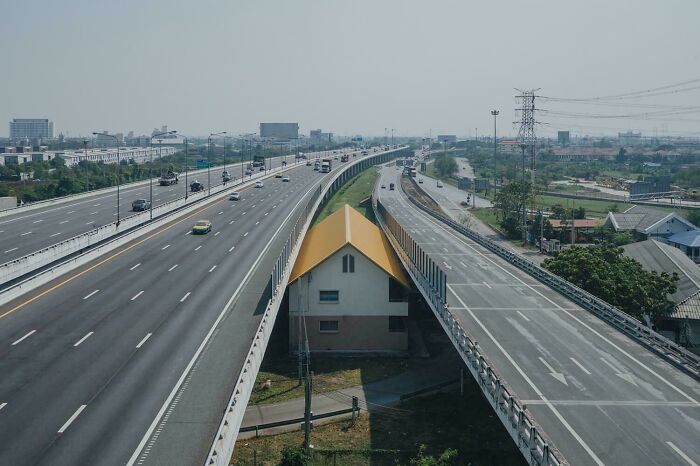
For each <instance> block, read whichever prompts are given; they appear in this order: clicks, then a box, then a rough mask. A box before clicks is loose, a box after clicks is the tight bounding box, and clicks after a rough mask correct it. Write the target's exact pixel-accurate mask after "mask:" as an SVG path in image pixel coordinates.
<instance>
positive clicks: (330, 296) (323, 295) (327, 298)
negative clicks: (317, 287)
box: [318, 290, 339, 303]
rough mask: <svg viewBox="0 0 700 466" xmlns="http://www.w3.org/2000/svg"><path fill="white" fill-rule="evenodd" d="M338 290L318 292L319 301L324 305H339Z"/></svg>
mask: <svg viewBox="0 0 700 466" xmlns="http://www.w3.org/2000/svg"><path fill="white" fill-rule="evenodd" d="M338 295H339V292H338V290H321V291H319V292H318V300H319V301H321V302H322V303H337V302H338Z"/></svg>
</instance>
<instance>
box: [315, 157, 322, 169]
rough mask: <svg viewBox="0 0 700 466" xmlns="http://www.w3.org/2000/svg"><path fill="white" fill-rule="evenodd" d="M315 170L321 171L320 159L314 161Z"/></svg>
mask: <svg viewBox="0 0 700 466" xmlns="http://www.w3.org/2000/svg"><path fill="white" fill-rule="evenodd" d="M314 171H316V172H320V171H321V162H320V161H319V160H318V159H317V160H315V161H314Z"/></svg>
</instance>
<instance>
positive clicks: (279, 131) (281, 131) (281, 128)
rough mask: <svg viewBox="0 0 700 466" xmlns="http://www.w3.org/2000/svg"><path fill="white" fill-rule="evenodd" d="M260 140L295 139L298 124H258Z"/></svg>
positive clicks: (297, 132)
mask: <svg viewBox="0 0 700 466" xmlns="http://www.w3.org/2000/svg"><path fill="white" fill-rule="evenodd" d="M260 137H261V138H276V139H297V138H298V137H299V123H260Z"/></svg>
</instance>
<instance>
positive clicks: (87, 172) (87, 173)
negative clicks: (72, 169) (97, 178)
mask: <svg viewBox="0 0 700 466" xmlns="http://www.w3.org/2000/svg"><path fill="white" fill-rule="evenodd" d="M87 144H88V140H87V139H83V154H84V155H85V192H88V191H90V170H89V168H88V161H87Z"/></svg>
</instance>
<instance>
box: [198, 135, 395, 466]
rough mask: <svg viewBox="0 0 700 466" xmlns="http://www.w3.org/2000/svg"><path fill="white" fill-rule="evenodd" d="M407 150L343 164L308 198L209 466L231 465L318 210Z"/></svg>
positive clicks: (277, 270)
mask: <svg viewBox="0 0 700 466" xmlns="http://www.w3.org/2000/svg"><path fill="white" fill-rule="evenodd" d="M405 150H406V149H405V148H402V149H394V150H390V151H387V152H379V153H377V154H373V155H369V156H365V157H364V158H361V159H359V160H355V161H351V162H348V163H347V164H346V165H344V169H343V170H342V171H341V172H339V173H336V174H335V175H334V176H333V178H332V179H331V181H330V182H329V183H328V184H327V185H326V186H325V187H319V190H318V191H315V192H314V194H312V198H310V199H309V201H308V202H307V204H306V207H305V208H304V210H303V211H302V212H301V213H300V214H299V216H298V217H297V220H296V222H295V224H294V227H293V228H292V231H291V232H290V234H289V237H288V238H287V241H286V243H285V244H284V246H283V247H282V252H281V254H280V255H279V257H278V258H277V260H276V261H275V264H274V266H273V268H272V273H271V276H270V278H271V286H272V290H271V292H272V293H271V296H272V297H271V299H270V301H269V302H268V304H267V307H266V308H265V312H264V314H263V317H262V319H261V321H260V325H259V326H258V330H257V331H256V333H255V337H254V338H253V341H252V344H251V347H250V350H249V351H248V355H247V356H246V360H245V363H244V364H243V368H242V369H241V373H240V374H239V376H238V381H237V382H236V385H235V386H234V387H233V391H232V393H231V398H230V399H229V402H228V405H227V409H226V411H225V412H224V415H223V418H222V421H221V423H220V425H219V428H218V430H217V432H216V436H215V438H214V441H213V444H212V447H211V449H210V450H209V454H208V455H207V459H206V463H205V464H206V465H208V466H209V465H219V466H228V464H229V460H230V458H231V455H232V454H233V448H234V446H235V443H236V437H237V435H238V431H239V429H240V425H241V422H242V421H243V415H244V414H245V408H246V405H247V404H248V399H249V397H250V392H251V391H252V389H253V384H254V383H255V377H256V376H257V374H258V371H259V370H260V365H261V364H262V360H263V357H264V355H265V348H266V347H267V343H268V341H269V339H270V335H271V333H272V328H273V327H274V324H275V319H276V317H277V312H278V310H279V306H280V304H281V302H282V298H283V296H284V289H285V288H286V286H287V281H288V280H289V275H290V273H291V269H292V265H293V264H294V261H295V260H296V256H297V254H298V253H299V248H300V247H301V241H300V240H301V239H302V238H303V237H304V235H306V232H307V230H308V228H309V225H310V224H311V220H312V219H313V217H314V215H315V214H316V212H317V211H318V209H319V207H320V206H321V205H323V204H325V202H326V201H327V200H328V199H329V198H330V197H331V196H332V195H333V194H334V193H335V192H336V191H337V190H338V188H340V187H341V186H342V185H343V184H344V183H345V182H346V181H347V180H348V179H350V178H352V177H353V176H355V175H356V174H357V173H359V172H361V171H363V170H365V169H367V168H369V167H371V166H373V165H377V164H380V163H384V162H386V161H387V160H389V159H391V158H393V157H397V156H402V155H403V154H404V151H405Z"/></svg>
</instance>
